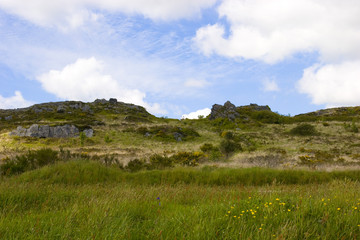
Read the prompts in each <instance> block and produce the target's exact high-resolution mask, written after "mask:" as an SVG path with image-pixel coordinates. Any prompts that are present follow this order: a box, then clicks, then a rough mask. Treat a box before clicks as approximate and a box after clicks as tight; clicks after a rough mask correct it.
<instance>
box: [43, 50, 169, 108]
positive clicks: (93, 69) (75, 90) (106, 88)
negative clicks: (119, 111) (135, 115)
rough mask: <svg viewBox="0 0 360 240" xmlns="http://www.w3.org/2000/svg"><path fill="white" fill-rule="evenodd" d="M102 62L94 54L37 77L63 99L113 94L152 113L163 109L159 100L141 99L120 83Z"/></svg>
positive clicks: (83, 98)
mask: <svg viewBox="0 0 360 240" xmlns="http://www.w3.org/2000/svg"><path fill="white" fill-rule="evenodd" d="M103 69H104V63H103V62H101V61H98V60H96V59H95V58H94V57H92V58H89V59H78V60H77V61H76V62H75V63H73V64H69V65H67V66H66V67H64V68H63V69H62V70H61V71H58V70H51V71H49V72H48V73H45V74H42V75H41V76H39V77H38V81H40V82H41V84H42V87H43V88H44V89H45V90H46V91H47V92H49V93H52V94H54V95H55V96H57V97H58V98H60V99H64V100H79V101H88V102H90V101H94V100H95V99H96V98H105V99H108V98H110V97H115V98H117V99H118V100H119V101H123V102H127V103H133V104H137V105H141V106H144V107H145V108H146V109H147V110H148V111H150V112H151V113H154V114H164V113H166V111H164V110H162V109H161V108H160V105H159V104H149V103H146V102H145V101H144V98H145V96H146V95H145V93H143V92H141V91H139V90H137V89H129V88H126V87H124V86H121V85H120V84H119V82H118V81H116V80H115V79H113V78H112V76H110V75H106V74H104V73H103Z"/></svg>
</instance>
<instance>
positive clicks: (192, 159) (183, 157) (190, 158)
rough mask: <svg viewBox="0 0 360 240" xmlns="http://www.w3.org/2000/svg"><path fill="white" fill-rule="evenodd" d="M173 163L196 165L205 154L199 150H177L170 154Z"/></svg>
mask: <svg viewBox="0 0 360 240" xmlns="http://www.w3.org/2000/svg"><path fill="white" fill-rule="evenodd" d="M171 159H172V160H173V161H174V163H179V164H181V165H184V166H191V167H195V166H198V165H199V163H200V162H201V160H203V159H205V155H204V154H203V153H201V152H193V153H192V152H179V153H177V154H174V155H172V156H171Z"/></svg>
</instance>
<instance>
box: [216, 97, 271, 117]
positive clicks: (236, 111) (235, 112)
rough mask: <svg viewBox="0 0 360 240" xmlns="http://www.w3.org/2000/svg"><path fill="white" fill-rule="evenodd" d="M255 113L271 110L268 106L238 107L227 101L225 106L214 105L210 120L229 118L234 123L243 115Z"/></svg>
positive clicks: (251, 105)
mask: <svg viewBox="0 0 360 240" xmlns="http://www.w3.org/2000/svg"><path fill="white" fill-rule="evenodd" d="M254 111H271V109H270V107H269V106H267V105H266V106H259V105H257V104H253V103H252V104H250V105H247V106H240V107H236V106H235V105H234V104H232V103H231V102H230V101H227V102H226V103H225V104H224V105H223V106H222V105H219V104H214V105H213V106H212V108H211V113H210V116H209V119H210V120H214V119H217V118H227V119H229V120H231V121H234V120H235V119H237V118H239V117H241V115H242V114H246V113H247V112H254Z"/></svg>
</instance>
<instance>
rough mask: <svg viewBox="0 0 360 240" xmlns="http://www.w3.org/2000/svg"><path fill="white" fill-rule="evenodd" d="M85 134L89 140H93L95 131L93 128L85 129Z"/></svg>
mask: <svg viewBox="0 0 360 240" xmlns="http://www.w3.org/2000/svg"><path fill="white" fill-rule="evenodd" d="M83 132H84V133H85V136H86V137H88V138H91V137H92V136H93V135H94V130H92V129H91V128H89V129H85V130H84V131H83Z"/></svg>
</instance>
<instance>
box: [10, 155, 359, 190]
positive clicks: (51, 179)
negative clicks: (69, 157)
mask: <svg viewBox="0 0 360 240" xmlns="http://www.w3.org/2000/svg"><path fill="white" fill-rule="evenodd" d="M14 180H16V181H18V182H33V181H42V182H46V183H63V184H93V183H94V184H95V183H107V182H121V183H128V184H134V185H161V184H165V185H176V184H179V183H180V184H182V183H184V184H197V185H209V186H232V185H239V186H263V185H273V184H275V185H280V184H282V185H289V184H300V185H304V184H315V183H328V182H331V181H333V180H353V181H359V180H360V171H356V170H354V171H333V172H322V171H307V170H277V169H266V168H244V169H231V168H211V167H203V168H195V169H193V168H186V167H184V168H180V167H179V168H175V169H168V170H152V171H140V172H136V173H129V172H126V171H123V170H121V169H119V168H115V167H105V166H104V165H103V164H100V163H98V162H91V161H83V160H80V161H70V162H66V163H59V164H56V165H54V166H46V167H44V168H42V169H39V170H36V171H30V172H26V173H24V174H22V175H20V176H18V177H17V178H14Z"/></svg>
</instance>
